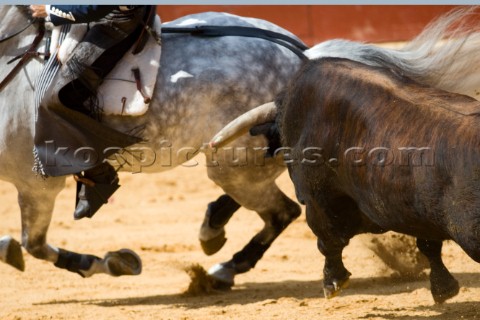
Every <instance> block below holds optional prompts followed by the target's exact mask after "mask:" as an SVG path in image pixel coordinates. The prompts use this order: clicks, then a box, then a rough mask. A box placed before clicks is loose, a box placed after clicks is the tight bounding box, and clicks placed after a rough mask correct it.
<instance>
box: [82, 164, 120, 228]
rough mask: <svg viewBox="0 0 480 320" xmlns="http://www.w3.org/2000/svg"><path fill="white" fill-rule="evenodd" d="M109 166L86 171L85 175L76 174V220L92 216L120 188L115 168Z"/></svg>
mask: <svg viewBox="0 0 480 320" xmlns="http://www.w3.org/2000/svg"><path fill="white" fill-rule="evenodd" d="M107 166H108V167H106V166H105V167H100V168H99V167H96V168H93V169H92V170H91V171H90V170H89V171H90V172H89V171H86V172H85V175H84V176H82V175H78V174H77V175H75V177H74V178H75V180H76V181H77V199H76V202H75V211H74V213H73V217H74V219H75V220H79V219H82V218H85V217H87V218H91V217H92V216H93V215H94V214H95V213H96V212H97V211H98V210H99V209H100V208H101V207H102V206H103V205H104V204H105V203H107V202H108V199H109V198H110V196H111V195H112V194H113V193H115V191H116V190H117V189H118V188H120V185H119V183H118V176H117V173H116V171H115V169H113V167H111V166H110V165H107Z"/></svg>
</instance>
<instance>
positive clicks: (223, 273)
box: [208, 263, 236, 290]
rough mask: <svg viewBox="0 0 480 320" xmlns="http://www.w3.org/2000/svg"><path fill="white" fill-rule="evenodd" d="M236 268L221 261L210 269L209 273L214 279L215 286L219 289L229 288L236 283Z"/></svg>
mask: <svg viewBox="0 0 480 320" xmlns="http://www.w3.org/2000/svg"><path fill="white" fill-rule="evenodd" d="M235 274H236V272H235V270H234V269H232V268H226V267H225V266H224V265H223V264H221V263H219V264H216V265H214V266H213V267H211V268H210V269H209V270H208V275H209V276H210V277H211V278H212V279H213V280H214V282H213V287H214V289H217V290H229V289H231V287H233V285H234V278H235Z"/></svg>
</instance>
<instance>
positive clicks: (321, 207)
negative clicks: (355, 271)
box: [305, 192, 366, 298]
mask: <svg viewBox="0 0 480 320" xmlns="http://www.w3.org/2000/svg"><path fill="white" fill-rule="evenodd" d="M327 193H328V192H327ZM305 196H306V197H307V198H306V199H305V200H306V206H307V210H306V217H307V223H308V225H309V227H310V228H311V229H312V231H313V232H314V233H315V235H316V236H317V238H318V239H317V246H318V249H319V250H320V252H321V253H322V254H323V255H324V256H325V265H324V268H323V290H324V294H325V297H326V298H333V297H335V296H336V295H337V294H338V293H339V292H340V290H341V289H342V288H345V287H346V286H347V285H348V280H349V278H350V275H351V273H350V272H349V271H348V270H347V269H346V268H345V266H344V265H343V261H342V251H343V249H344V248H345V247H346V246H347V245H348V243H349V241H350V239H351V238H352V237H353V236H355V235H356V234H358V233H360V232H361V231H364V230H366V229H365V228H366V225H364V224H363V223H362V219H361V213H360V211H359V210H358V207H357V205H356V204H355V202H354V201H353V200H352V199H350V198H349V197H347V196H338V195H337V196H335V195H333V192H332V193H331V194H327V195H320V196H318V197H316V196H313V197H312V195H309V194H307V195H305ZM327 197H328V199H327ZM317 199H322V202H321V203H320V202H319V201H318V200H317Z"/></svg>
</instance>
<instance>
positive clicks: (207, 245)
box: [200, 229, 227, 256]
mask: <svg viewBox="0 0 480 320" xmlns="http://www.w3.org/2000/svg"><path fill="white" fill-rule="evenodd" d="M225 242H227V238H225V231H224V230H223V229H222V232H221V233H220V234H219V235H217V236H215V237H214V238H211V239H209V240H202V239H200V245H201V246H202V250H203V252H204V253H205V254H206V255H207V256H211V255H212V254H215V253H217V252H218V251H220V249H222V247H223V245H224V244H225Z"/></svg>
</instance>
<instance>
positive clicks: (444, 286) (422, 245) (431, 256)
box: [417, 238, 460, 303]
mask: <svg viewBox="0 0 480 320" xmlns="http://www.w3.org/2000/svg"><path fill="white" fill-rule="evenodd" d="M417 247H418V249H419V250H420V252H421V253H423V254H424V255H425V256H426V257H427V259H428V261H429V262H430V270H431V271H430V290H431V292H432V296H433V300H435V302H436V303H443V302H444V301H445V300H447V299H450V298H452V297H454V296H456V295H457V294H458V291H459V290H460V287H459V286H458V281H457V280H456V279H455V278H454V277H453V276H452V275H451V274H450V272H449V271H448V269H447V267H445V265H444V264H443V261H442V241H433V240H424V239H418V238H417Z"/></svg>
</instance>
